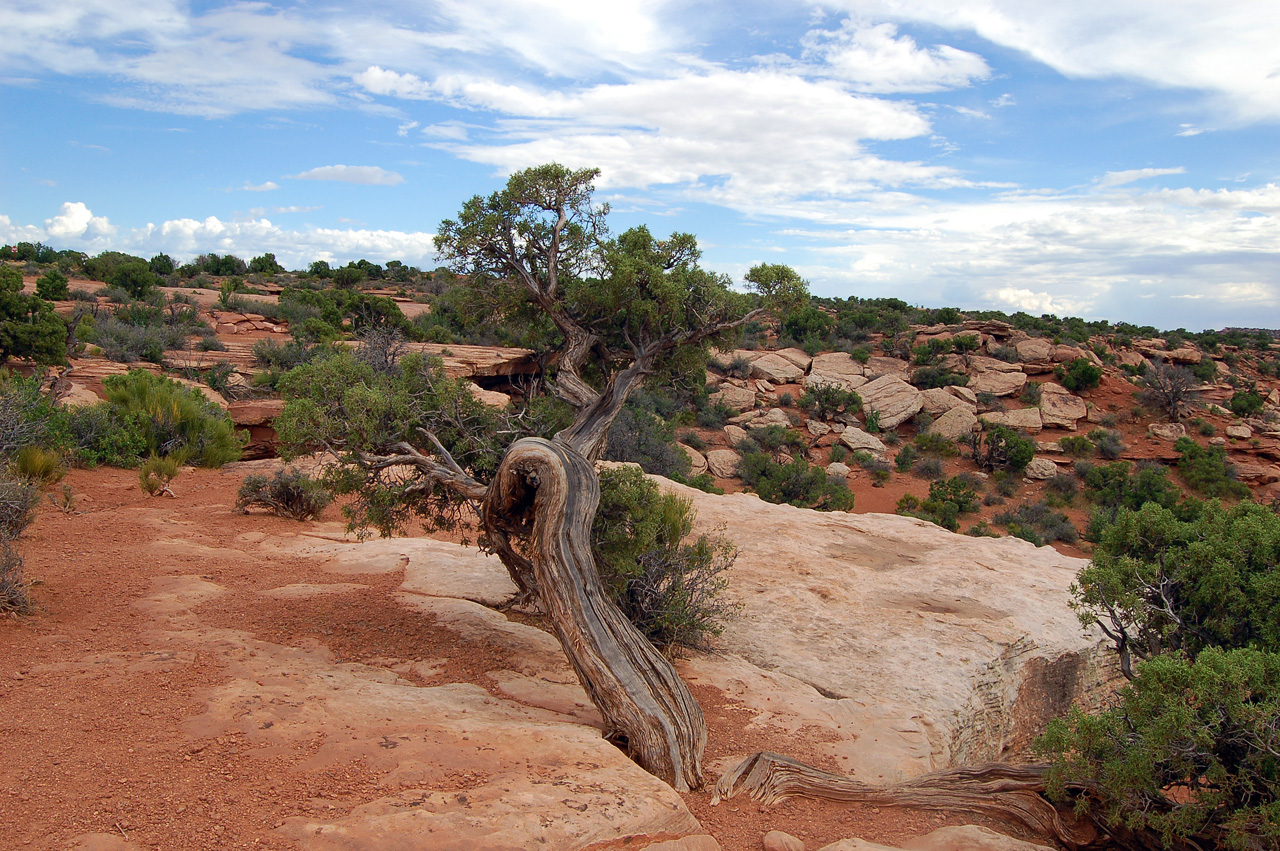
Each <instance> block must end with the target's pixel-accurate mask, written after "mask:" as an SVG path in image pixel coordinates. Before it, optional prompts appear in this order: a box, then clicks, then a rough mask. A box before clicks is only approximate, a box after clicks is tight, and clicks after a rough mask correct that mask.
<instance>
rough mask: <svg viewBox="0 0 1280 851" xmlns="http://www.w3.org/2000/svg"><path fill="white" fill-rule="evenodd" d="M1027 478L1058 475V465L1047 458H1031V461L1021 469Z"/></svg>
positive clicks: (1046, 477) (1047, 477)
mask: <svg viewBox="0 0 1280 851" xmlns="http://www.w3.org/2000/svg"><path fill="white" fill-rule="evenodd" d="M1023 472H1024V473H1025V474H1026V477H1027V478H1028V479H1037V480H1044V479H1052V478H1053V477H1054V476H1056V475H1058V465H1057V464H1055V463H1053V462H1052V461H1050V460H1049V459H1048V458H1032V459H1031V463H1030V464H1028V465H1027V468H1026V470H1024V471H1023Z"/></svg>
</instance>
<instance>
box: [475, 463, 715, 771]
mask: <svg viewBox="0 0 1280 851" xmlns="http://www.w3.org/2000/svg"><path fill="white" fill-rule="evenodd" d="M599 501H600V481H599V478H598V477H597V476H596V472H595V469H594V468H593V466H592V464H591V462H590V461H588V460H587V458H586V457H584V456H583V454H582V453H581V452H579V451H577V450H576V449H575V448H573V447H572V446H570V445H567V444H565V443H563V442H561V441H559V440H557V441H554V442H553V441H548V440H542V439H540V438H525V439H523V440H519V441H517V442H516V443H514V444H512V446H511V447H510V448H509V449H508V450H507V454H506V456H505V457H504V458H503V461H502V465H501V467H500V468H499V470H498V473H497V476H496V477H495V479H494V481H493V483H492V484H491V485H490V487H489V492H488V494H487V495H486V497H485V501H484V504H483V507H482V523H483V525H484V526H485V528H486V530H489V532H490V534H491V536H492V535H493V534H495V533H496V534H499V535H502V536H503V538H504V540H505V539H506V538H508V537H525V536H527V538H528V541H529V546H528V556H529V557H528V559H524V558H523V557H522V556H518V554H514V553H504V552H502V551H500V552H499V555H500V556H502V557H503V561H504V563H506V564H507V567H508V570H510V571H512V574H513V576H514V575H516V574H517V572H523V571H526V570H527V569H528V566H529V565H531V566H532V572H533V576H534V579H535V582H536V587H537V588H538V591H539V596H540V598H541V601H542V605H543V607H544V608H545V609H546V612H547V615H548V617H549V620H550V621H551V623H552V625H553V626H554V627H555V630H556V634H557V636H558V637H559V639H560V645H561V646H562V647H563V648H564V651H565V655H567V656H568V657H569V661H570V662H571V663H572V664H573V667H574V670H575V671H577V674H578V679H579V680H580V681H581V682H582V684H583V686H584V687H585V688H586V690H587V693H588V694H589V695H590V697H591V700H592V702H594V703H595V705H596V707H597V708H598V709H599V710H600V713H601V714H602V715H603V716H604V719H605V723H606V724H607V725H608V726H609V728H610V729H609V735H610V736H611V738H614V739H615V740H617V741H619V743H620V744H625V748H626V751H627V753H628V754H629V755H630V756H631V757H632V758H633V759H634V760H635V761H636V762H638V763H639V764H640V766H641V767H643V768H644V769H645V770H646V771H648V772H650V773H651V774H654V775H656V776H657V777H660V778H662V779H663V780H665V781H666V782H668V783H670V784H671V785H672V786H674V787H675V788H676V789H677V790H679V791H687V790H689V789H696V788H698V787H699V786H701V785H702V752H703V749H704V748H705V747H706V739H707V732H706V722H705V720H704V719H703V716H702V710H701V708H700V707H699V706H698V703H697V701H695V700H694V699H693V695H692V694H690V692H689V689H688V687H687V686H685V684H684V682H683V681H682V680H681V679H680V677H679V675H678V674H676V672H675V669H674V668H673V667H672V665H671V663H670V662H669V661H667V659H666V658H664V657H663V656H662V654H660V653H659V652H658V651H657V650H656V649H654V647H653V645H652V644H651V643H650V642H649V640H648V639H646V638H645V637H644V636H643V635H642V634H641V633H640V632H639V630H637V629H636V628H635V626H633V625H632V624H631V622H630V621H628V620H627V618H626V616H625V615H623V614H622V612H621V611H620V610H619V609H618V607H617V606H615V605H614V604H613V602H612V601H610V600H609V599H608V597H606V595H605V593H604V588H603V586H602V585H601V583H600V577H599V575H598V573H597V572H596V566H595V560H594V558H593V557H592V554H591V524H592V521H593V520H594V518H595V512H596V506H597V505H598V504H599ZM509 555H515V556H517V558H519V559H520V562H517V563H515V564H514V565H513V563H512V562H511V561H508V557H509Z"/></svg>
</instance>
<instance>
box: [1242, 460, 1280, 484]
mask: <svg viewBox="0 0 1280 851" xmlns="http://www.w3.org/2000/svg"><path fill="white" fill-rule="evenodd" d="M1231 466H1232V467H1233V468H1234V469H1235V474H1236V478H1237V479H1239V480H1240V481H1242V482H1248V483H1250V484H1254V485H1269V484H1271V483H1272V482H1280V468H1277V467H1276V466H1275V465H1274V464H1271V465H1268V466H1263V465H1262V464H1251V463H1248V462H1240V461H1237V462H1236V463H1234V464H1232V465H1231Z"/></svg>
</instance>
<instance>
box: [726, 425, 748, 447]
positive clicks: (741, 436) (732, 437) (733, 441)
mask: <svg viewBox="0 0 1280 851" xmlns="http://www.w3.org/2000/svg"><path fill="white" fill-rule="evenodd" d="M724 436H725V437H726V438H728V439H729V445H730V446H737V445H738V444H739V443H741V442H742V441H744V440H746V439H747V430H746V429H745V428H743V427H742V426H736V425H727V426H725V427H724Z"/></svg>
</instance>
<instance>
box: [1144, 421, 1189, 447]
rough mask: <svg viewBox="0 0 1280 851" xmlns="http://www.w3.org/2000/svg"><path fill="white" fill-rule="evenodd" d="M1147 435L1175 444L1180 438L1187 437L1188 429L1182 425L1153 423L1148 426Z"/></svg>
mask: <svg viewBox="0 0 1280 851" xmlns="http://www.w3.org/2000/svg"><path fill="white" fill-rule="evenodd" d="M1147 434H1148V435H1150V436H1151V437H1154V438H1155V439H1156V440H1164V441H1168V442H1169V443H1173V442H1174V441H1176V440H1177V439H1178V438H1180V437H1186V436H1187V427H1186V426H1184V425H1183V424H1182V423H1151V424H1150V425H1148V426H1147Z"/></svg>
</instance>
